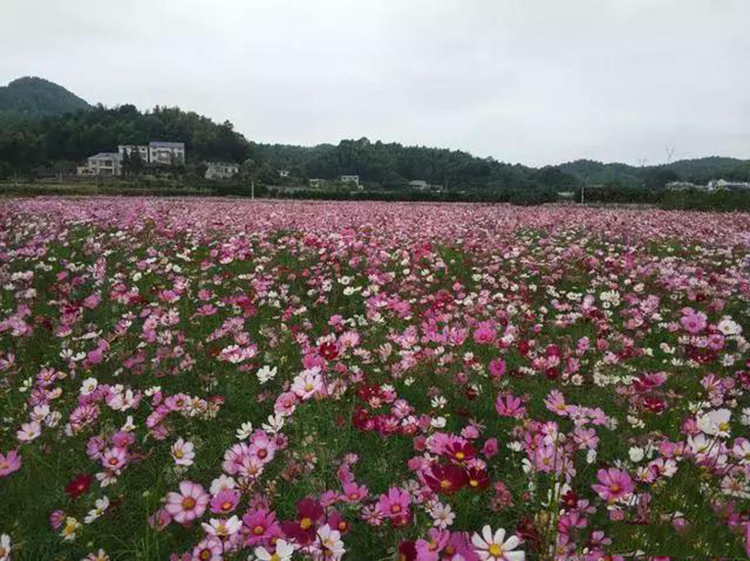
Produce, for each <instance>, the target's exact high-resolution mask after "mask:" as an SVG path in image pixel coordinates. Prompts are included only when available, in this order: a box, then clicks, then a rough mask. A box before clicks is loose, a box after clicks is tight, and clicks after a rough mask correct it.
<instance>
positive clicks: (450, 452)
mask: <svg viewBox="0 0 750 561" xmlns="http://www.w3.org/2000/svg"><path fill="white" fill-rule="evenodd" d="M445 452H446V454H447V456H448V457H449V458H450V459H452V460H455V461H457V462H468V461H469V460H471V459H473V458H474V457H475V456H476V455H477V451H476V450H475V449H474V447H473V446H472V445H471V444H470V443H468V442H451V443H450V444H449V445H448V446H446V447H445Z"/></svg>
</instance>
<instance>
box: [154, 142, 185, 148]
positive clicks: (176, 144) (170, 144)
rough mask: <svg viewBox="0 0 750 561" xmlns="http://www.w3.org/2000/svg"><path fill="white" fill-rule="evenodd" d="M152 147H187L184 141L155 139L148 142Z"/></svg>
mask: <svg viewBox="0 0 750 561" xmlns="http://www.w3.org/2000/svg"><path fill="white" fill-rule="evenodd" d="M148 145H149V146H150V147H151V148H182V149H184V148H185V143H184V142H159V141H156V142H154V141H153V140H152V141H151V142H149V143H148Z"/></svg>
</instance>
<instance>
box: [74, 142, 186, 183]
mask: <svg viewBox="0 0 750 561" xmlns="http://www.w3.org/2000/svg"><path fill="white" fill-rule="evenodd" d="M136 151H137V152H138V155H139V156H140V157H141V160H142V161H143V163H144V164H147V165H164V166H172V165H180V164H184V163H185V144H184V143H183V142H149V143H148V146H146V145H143V144H120V145H118V146H117V152H100V153H98V154H95V155H93V156H90V157H89V158H88V159H87V161H86V165H83V166H78V175H81V176H95V175H96V176H98V175H122V171H123V170H122V161H123V158H124V157H125V154H127V155H128V157H130V158H132V156H133V153H134V152H136Z"/></svg>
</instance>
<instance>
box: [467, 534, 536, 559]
mask: <svg viewBox="0 0 750 561" xmlns="http://www.w3.org/2000/svg"><path fill="white" fill-rule="evenodd" d="M471 543H472V544H473V546H474V551H475V552H476V554H477V555H479V558H480V559H481V560H482V561H523V560H524V559H525V558H526V554H525V553H524V552H523V551H514V550H515V548H516V547H517V546H518V544H520V543H521V540H519V539H518V537H517V536H510V537H509V538H508V539H507V540H506V539H505V530H503V529H502V528H499V529H498V530H497V531H495V532H494V533H493V532H492V528H490V526H489V525H486V526H484V527H483V528H482V533H481V535H480V534H478V533H475V534H474V535H473V536H472V538H471Z"/></svg>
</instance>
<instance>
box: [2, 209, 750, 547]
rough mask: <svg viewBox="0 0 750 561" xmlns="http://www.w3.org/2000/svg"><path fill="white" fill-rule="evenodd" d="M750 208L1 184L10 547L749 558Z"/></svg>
mask: <svg viewBox="0 0 750 561" xmlns="http://www.w3.org/2000/svg"><path fill="white" fill-rule="evenodd" d="M749 299H750V215H745V214H707V213H687V212H665V211H656V210H622V209H618V210H612V209H592V208H572V207H535V208H517V207H508V206H481V205H463V204H453V205H431V204H421V205H420V204H396V203H394V204H381V203H324V204H315V203H303V202H297V203H271V202H249V201H231V200H165V199H143V198H123V199H107V198H90V199H85V198H83V199H77V200H75V199H69V200H66V199H54V198H51V199H44V198H40V199H5V200H3V201H2V202H0V301H1V303H2V306H1V307H2V309H1V310H0V496H1V497H2V502H1V503H0V504H2V507H1V508H0V536H1V537H0V561H4V560H5V559H15V560H18V559H28V560H56V559H60V560H63V559H65V560H67V559H73V560H80V559H86V560H102V559H111V560H113V561H114V560H130V559H144V560H145V559H149V560H150V559H174V560H180V561H182V560H204V561H209V560H210V561H216V560H220V559H226V560H235V559H242V560H245V559H261V560H273V561H287V560H289V559H315V560H333V559H341V558H343V559H351V560H381V559H382V560H385V559H401V560H409V561H411V560H415V559H416V560H419V561H437V560H452V561H459V560H463V561H477V560H482V561H486V560H494V561H497V560H501V559H504V560H510V561H517V560H520V559H524V558H525V559H560V560H566V559H581V560H598V559H603V558H606V559H609V558H610V557H607V556H612V557H611V558H614V559H619V558H627V559H632V558H638V557H642V558H649V557H653V556H670V557H671V558H673V559H683V558H685V557H699V558H704V557H706V556H726V557H733V556H734V557H739V558H742V557H743V555H745V546H746V544H745V536H746V533H747V527H748V524H749V521H750V352H749V350H750V345H749V344H748V342H747V340H746V338H745V337H746V335H747V333H748V330H750V315H749V311H750V307H749V306H748V301H749Z"/></svg>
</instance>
